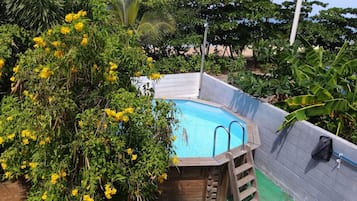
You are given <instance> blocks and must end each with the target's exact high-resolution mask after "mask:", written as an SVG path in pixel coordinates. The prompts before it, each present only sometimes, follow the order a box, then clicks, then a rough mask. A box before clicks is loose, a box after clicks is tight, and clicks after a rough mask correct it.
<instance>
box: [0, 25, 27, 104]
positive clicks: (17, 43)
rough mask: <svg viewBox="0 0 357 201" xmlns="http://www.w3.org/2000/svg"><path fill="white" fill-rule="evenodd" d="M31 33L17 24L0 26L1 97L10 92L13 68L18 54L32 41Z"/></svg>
mask: <svg viewBox="0 0 357 201" xmlns="http://www.w3.org/2000/svg"><path fill="white" fill-rule="evenodd" d="M29 40H30V37H29V33H28V32H27V31H25V30H24V29H22V28H20V27H19V26H17V25H11V24H4V25H1V26H0V60H1V61H3V62H4V63H3V64H2V65H1V68H0V77H1V79H0V99H1V98H2V97H3V96H4V95H5V94H8V93H9V92H10V87H11V85H10V84H11V82H10V77H12V75H13V72H12V68H13V67H14V66H15V64H16V62H17V60H18V54H19V53H22V52H24V51H25V50H26V49H27V48H28V47H29V45H30V44H31V43H30V41H29Z"/></svg>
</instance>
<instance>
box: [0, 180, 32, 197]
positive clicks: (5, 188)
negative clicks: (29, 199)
mask: <svg viewBox="0 0 357 201" xmlns="http://www.w3.org/2000/svg"><path fill="white" fill-rule="evenodd" d="M25 192H26V191H25V189H24V188H23V187H22V185H21V184H20V183H19V182H3V183H0V201H24V200H25V198H26V197H25Z"/></svg>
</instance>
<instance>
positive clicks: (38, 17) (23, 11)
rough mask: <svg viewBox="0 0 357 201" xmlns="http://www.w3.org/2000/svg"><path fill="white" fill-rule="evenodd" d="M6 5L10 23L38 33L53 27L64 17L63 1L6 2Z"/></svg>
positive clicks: (21, 0)
mask: <svg viewBox="0 0 357 201" xmlns="http://www.w3.org/2000/svg"><path fill="white" fill-rule="evenodd" d="M5 4H6V14H7V16H9V20H10V22H13V23H16V24H18V25H20V26H21V27H24V28H27V29H31V30H34V31H36V32H39V31H41V30H45V29H47V28H49V27H51V26H52V25H54V24H55V23H57V22H59V21H60V20H61V18H62V17H63V15H64V13H63V6H64V1H62V0H60V1H58V0H40V1H26V0H16V1H13V0H5Z"/></svg>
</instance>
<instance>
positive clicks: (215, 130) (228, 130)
mask: <svg viewBox="0 0 357 201" xmlns="http://www.w3.org/2000/svg"><path fill="white" fill-rule="evenodd" d="M233 123H237V124H238V125H240V127H241V128H242V131H243V132H242V135H243V137H242V150H244V137H245V127H244V125H243V124H242V123H241V122H239V121H236V120H234V121H231V122H230V123H229V126H228V129H227V128H226V127H224V126H222V125H219V126H217V127H216V128H215V129H214V136H213V154H212V157H214V156H215V155H216V138H217V130H218V129H219V128H223V129H224V130H225V131H226V133H227V135H228V145H227V151H231V129H232V125H233Z"/></svg>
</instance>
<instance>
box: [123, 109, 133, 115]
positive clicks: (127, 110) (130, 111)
mask: <svg viewBox="0 0 357 201" xmlns="http://www.w3.org/2000/svg"><path fill="white" fill-rule="evenodd" d="M124 112H126V113H130V114H132V113H134V108H132V107H128V108H126V109H125V110H124Z"/></svg>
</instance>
